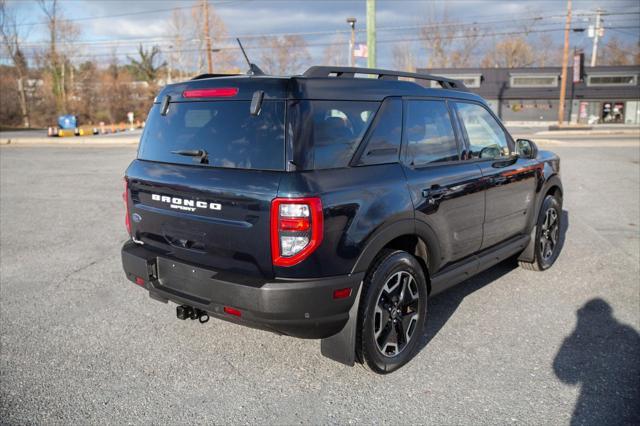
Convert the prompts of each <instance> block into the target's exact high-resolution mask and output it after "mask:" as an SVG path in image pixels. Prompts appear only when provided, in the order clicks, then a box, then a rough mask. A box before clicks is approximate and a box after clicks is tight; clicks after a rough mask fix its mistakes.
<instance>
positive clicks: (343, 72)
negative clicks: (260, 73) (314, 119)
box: [302, 66, 469, 92]
mask: <svg viewBox="0 0 640 426" xmlns="http://www.w3.org/2000/svg"><path fill="white" fill-rule="evenodd" d="M355 74H369V75H377V78H378V79H380V80H398V77H406V78H415V79H416V80H428V81H436V82H438V84H440V86H441V87H442V88H443V89H453V90H461V91H465V92H468V91H469V90H468V89H467V86H465V85H464V84H463V83H462V82H461V81H459V80H453V79H450V78H445V77H439V76H435V75H429V74H418V73H414V72H404V71H391V70H381V69H376V68H357V67H325V66H314V67H311V68H309V69H308V70H306V71H305V72H304V74H302V75H303V76H304V77H337V78H354V76H355Z"/></svg>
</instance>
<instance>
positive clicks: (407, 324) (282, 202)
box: [122, 67, 562, 373]
mask: <svg viewBox="0 0 640 426" xmlns="http://www.w3.org/2000/svg"><path fill="white" fill-rule="evenodd" d="M258 74H259V73H254V75H243V76H216V75H204V76H200V77H197V78H195V79H193V80H190V81H187V82H182V83H177V84H171V85H168V86H166V87H165V88H164V89H163V90H162V91H161V93H160V94H159V96H158V97H157V98H156V101H155V102H154V104H153V107H152V108H151V111H150V112H149V116H148V120H147V124H146V127H145V129H144V132H143V135H142V137H141V140H140V146H139V150H138V155H137V159H135V160H134V161H133V162H132V163H131V165H130V166H129V168H128V169H127V171H126V176H125V192H124V199H125V203H126V226H127V228H128V232H129V235H130V236H131V239H130V240H129V241H127V242H126V243H125V244H124V247H123V248H122V263H123V266H124V270H125V272H126V275H127V277H128V279H129V280H131V281H132V282H134V283H135V284H137V285H139V286H141V287H143V288H145V289H146V290H148V292H149V294H150V296H151V297H152V298H153V299H156V300H159V301H162V302H167V301H172V302H175V303H177V304H178V305H179V306H178V307H177V315H178V317H179V318H181V319H185V318H191V319H199V320H200V321H201V322H204V321H206V320H208V319H209V316H212V317H216V318H220V319H224V320H227V321H231V322H234V323H238V324H242V325H246V326H250V327H256V328H261V329H265V330H269V331H272V332H276V333H280V334H285V335H289V336H296V337H302V338H312V339H322V341H321V351H322V354H323V355H325V356H327V357H329V358H332V359H334V360H336V361H339V362H342V363H344V364H347V365H353V364H354V362H356V361H358V362H361V363H363V364H365V365H366V366H368V367H369V368H370V369H371V370H373V371H375V372H377V373H388V372H391V371H394V370H396V369H397V368H399V367H400V366H402V365H403V364H405V363H406V362H407V361H408V360H410V359H411V358H412V356H414V354H415V353H416V352H417V351H418V349H419V341H420V340H421V336H422V335H423V330H424V324H425V320H426V319H427V316H428V311H427V300H428V299H429V298H431V297H432V296H433V295H435V294H437V293H439V292H441V291H443V290H445V289H446V288H448V287H451V286H452V285H454V284H457V283H459V282H461V281H464V280H465V279H467V278H469V277H471V276H472V275H474V274H477V273H478V272H480V271H482V270H484V269H487V268H489V267H491V266H492V265H495V264H497V263H498V262H501V261H503V260H505V259H508V258H511V257H514V256H517V258H518V260H519V262H520V264H521V265H522V266H524V267H525V268H527V269H532V270H544V269H547V268H549V267H550V266H551V265H552V264H553V263H554V261H555V260H556V258H557V257H558V254H559V250H560V244H559V231H560V226H561V222H562V215H561V213H562V207H561V206H562V184H561V182H560V177H559V166H560V163H559V159H558V157H557V156H556V155H554V154H552V153H550V152H546V151H539V150H538V149H537V147H536V145H535V144H534V143H533V142H531V141H528V140H516V141H514V140H513V139H512V137H511V136H510V135H509V132H507V130H506V129H505V128H504V126H503V125H502V124H501V122H500V120H498V119H497V118H496V116H495V115H494V114H493V112H491V109H489V107H488V106H487V104H486V102H485V101H483V99H482V98H480V97H479V96H476V95H474V94H471V93H469V91H467V90H466V88H465V87H464V85H462V84H461V83H460V82H458V81H455V80H450V79H446V78H442V77H436V76H430V75H422V74H413V73H401V72H393V71H385V70H376V69H361V68H340V67H338V68H336V67H312V68H310V69H309V70H307V71H306V72H305V73H304V74H303V75H299V76H292V77H273V76H266V75H258ZM360 77H368V78H360ZM372 77H373V78H372ZM435 85H438V87H432V86H435Z"/></svg>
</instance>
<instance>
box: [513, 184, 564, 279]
mask: <svg viewBox="0 0 640 426" xmlns="http://www.w3.org/2000/svg"><path fill="white" fill-rule="evenodd" d="M561 232H562V205H561V204H560V202H559V201H558V199H557V198H556V197H554V196H553V195H547V196H546V197H545V199H544V201H543V202H542V207H541V209H540V213H539V214H538V223H537V225H536V233H535V241H534V243H535V247H534V258H533V261H532V262H524V261H520V262H519V263H520V266H521V267H523V268H524V269H529V270H532V271H544V270H545V269H549V268H550V267H551V265H553V264H554V262H555V261H556V259H557V258H558V256H559V255H560V250H561V244H560V238H561Z"/></svg>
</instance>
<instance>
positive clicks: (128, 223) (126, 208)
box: [122, 178, 131, 236]
mask: <svg viewBox="0 0 640 426" xmlns="http://www.w3.org/2000/svg"><path fill="white" fill-rule="evenodd" d="M128 194H129V182H128V181H127V178H125V179H124V192H123V193H122V200H123V201H124V211H125V217H124V224H125V226H126V227H127V232H128V233H129V236H131V219H129V203H128V198H129V195H128Z"/></svg>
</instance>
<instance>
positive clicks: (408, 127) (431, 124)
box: [404, 100, 459, 166]
mask: <svg viewBox="0 0 640 426" xmlns="http://www.w3.org/2000/svg"><path fill="white" fill-rule="evenodd" d="M404 133H405V140H406V147H407V160H408V161H409V163H410V164H411V165H415V166H420V165H425V164H430V163H439V162H443V161H454V160H458V159H459V156H458V146H457V144H456V137H455V134H454V132H453V127H452V126H451V117H450V116H449V110H448V108H447V105H446V104H445V103H444V102H442V101H422V100H409V101H407V110H406V118H405V132H404Z"/></svg>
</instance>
